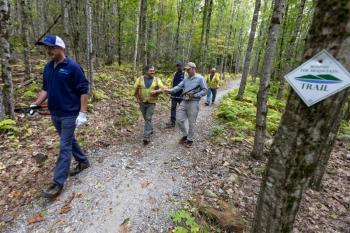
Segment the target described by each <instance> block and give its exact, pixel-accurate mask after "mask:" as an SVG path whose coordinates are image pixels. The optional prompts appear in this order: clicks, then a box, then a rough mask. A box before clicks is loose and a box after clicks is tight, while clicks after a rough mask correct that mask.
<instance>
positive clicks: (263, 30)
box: [252, 0, 273, 83]
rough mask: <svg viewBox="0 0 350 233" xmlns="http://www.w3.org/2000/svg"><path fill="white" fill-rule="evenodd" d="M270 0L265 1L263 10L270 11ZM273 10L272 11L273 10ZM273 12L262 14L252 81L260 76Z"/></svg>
mask: <svg viewBox="0 0 350 233" xmlns="http://www.w3.org/2000/svg"><path fill="white" fill-rule="evenodd" d="M267 3H268V0H265V2H264V7H263V8H264V9H263V12H270V11H269V10H268V4H267ZM271 9H272V10H273V2H272V4H271ZM272 10H271V12H272ZM271 16H272V15H271V13H267V15H266V16H265V17H264V16H263V15H262V17H261V18H262V20H261V25H260V28H259V34H258V38H259V43H258V44H257V48H256V50H257V51H256V57H255V62H254V65H253V67H254V69H253V71H252V83H255V82H256V78H257V77H258V75H260V72H259V71H260V63H261V56H262V54H263V51H264V49H263V48H265V47H266V36H267V34H268V27H267V26H268V23H269V22H270V21H271Z"/></svg>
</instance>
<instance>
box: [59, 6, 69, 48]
mask: <svg viewBox="0 0 350 233" xmlns="http://www.w3.org/2000/svg"><path fill="white" fill-rule="evenodd" d="M67 3H68V2H67V0H61V5H62V11H61V15H62V16H61V20H62V28H63V38H64V39H63V40H64V41H65V44H66V54H67V55H69V52H70V38H69V12H68V4H67Z"/></svg>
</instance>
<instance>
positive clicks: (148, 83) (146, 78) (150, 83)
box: [143, 76, 153, 89]
mask: <svg viewBox="0 0 350 233" xmlns="http://www.w3.org/2000/svg"><path fill="white" fill-rule="evenodd" d="M143 80H144V82H145V86H146V88H147V89H148V88H150V87H151V86H152V83H153V78H149V77H146V76H144V77H143Z"/></svg>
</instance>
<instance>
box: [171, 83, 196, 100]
mask: <svg viewBox="0 0 350 233" xmlns="http://www.w3.org/2000/svg"><path fill="white" fill-rule="evenodd" d="M199 87H200V85H197V86H196V87H194V88H192V89H190V90H188V91H186V92H184V93H182V94H181V96H180V97H178V96H171V97H170V98H172V99H179V100H189V99H190V98H189V95H188V94H190V92H192V91H194V90H196V89H197V88H199ZM198 92H200V90H199V91H197V92H195V93H192V94H193V95H194V94H197V93H198Z"/></svg>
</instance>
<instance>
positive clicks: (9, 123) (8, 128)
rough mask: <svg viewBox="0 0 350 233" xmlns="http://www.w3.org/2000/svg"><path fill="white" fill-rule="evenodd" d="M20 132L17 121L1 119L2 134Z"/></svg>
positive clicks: (0, 132) (0, 131) (0, 130)
mask: <svg viewBox="0 0 350 233" xmlns="http://www.w3.org/2000/svg"><path fill="white" fill-rule="evenodd" d="M18 132H19V129H18V127H17V126H16V121H14V120H12V119H5V120H2V121H0V134H5V133H6V134H17V133H18Z"/></svg>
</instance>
